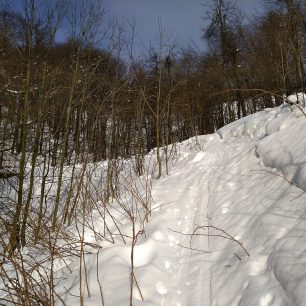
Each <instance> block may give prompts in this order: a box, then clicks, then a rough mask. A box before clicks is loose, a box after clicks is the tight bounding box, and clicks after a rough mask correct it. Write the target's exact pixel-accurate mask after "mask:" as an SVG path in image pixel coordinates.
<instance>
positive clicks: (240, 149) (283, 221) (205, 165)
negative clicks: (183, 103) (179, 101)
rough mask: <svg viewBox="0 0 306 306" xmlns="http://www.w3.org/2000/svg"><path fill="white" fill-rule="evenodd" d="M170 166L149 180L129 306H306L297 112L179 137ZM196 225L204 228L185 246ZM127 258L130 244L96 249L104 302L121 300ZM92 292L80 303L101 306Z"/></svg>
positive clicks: (119, 305) (304, 143) (304, 154)
mask: <svg viewBox="0 0 306 306" xmlns="http://www.w3.org/2000/svg"><path fill="white" fill-rule="evenodd" d="M170 168H171V171H170V175H168V176H163V177H162V178H160V179H159V180H155V181H154V184H153V187H152V197H153V199H154V203H153V208H155V209H154V210H153V211H152V217H151V219H150V221H149V223H148V224H146V227H145V235H143V236H141V237H139V240H138V242H137V245H136V247H135V259H134V263H135V275H136V278H137V281H138V284H139V286H140V289H141V292H142V295H143V297H144V301H142V300H141V296H140V294H139V292H138V290H137V288H135V290H134V296H133V305H134V306H144V305H145V306H250V305H252V306H253V305H254V306H293V305H298V306H300V305H302V306H303V305H305V306H306V302H305V301H306V292H305V289H304V288H306V271H305V266H306V255H305V254H306V217H305V216H306V206H305V200H306V195H305V193H304V192H302V189H306V120H305V118H304V117H303V116H302V115H301V112H300V111H299V110H298V109H295V110H294V111H292V110H291V109H290V108H289V107H288V106H283V107H279V108H276V109H268V110H265V111H263V112H259V113H257V114H254V115H252V116H249V117H246V118H243V119H241V120H239V121H236V122H234V123H232V124H230V125H228V126H226V127H224V128H222V129H220V130H219V131H218V132H217V133H215V134H212V135H206V136H200V137H198V138H197V139H195V138H194V139H190V140H188V141H185V142H183V143H182V144H180V145H179V153H178V155H177V157H176V158H175V159H174V162H173V165H172V166H171V167H170ZM290 182H291V183H290ZM301 188H302V189H301ZM197 226H203V227H205V228H202V229H198V231H197V234H200V235H195V236H193V238H192V243H191V245H190V236H189V234H191V233H193V232H194V230H195V229H196V227H197ZM207 226H213V227H210V228H207ZM201 234H202V235H201ZM228 235H231V237H233V239H229V236H228ZM240 242H241V243H243V247H242V246H241V245H240V244H239V243H240ZM244 248H245V249H246V250H247V252H248V253H249V254H250V256H248V255H247V252H246V251H245V250H244ZM129 252H130V246H129V245H118V246H112V247H110V248H106V249H105V250H104V251H103V252H102V253H101V258H100V262H99V269H100V270H99V271H100V277H101V281H102V283H103V290H104V299H105V306H124V305H127V304H128V302H127V301H128V300H129V281H128V279H129V273H130V270H129V268H130V266H129V263H130V262H129ZM90 260H91V257H90V256H87V262H88V266H90V267H91V268H92V270H93V271H96V270H97V266H96V265H95V264H94V263H93V262H95V257H94V256H93V257H92V260H91V261H90ZM76 276H77V275H76ZM90 282H91V283H95V279H94V277H92V280H90ZM114 292H115V294H114ZM76 294H77V292H76ZM91 294H92V297H90V298H89V297H88V298H87V299H86V300H85V301H86V304H85V305H86V306H96V305H97V303H99V302H100V300H99V297H97V296H99V291H98V289H97V288H94V289H92V292H91ZM94 297H96V298H94ZM67 300H68V303H67V305H74V300H73V302H70V301H72V298H71V297H68V298H67ZM75 301H76V300H75ZM75 303H76V302H75Z"/></svg>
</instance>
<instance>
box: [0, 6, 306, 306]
mask: <svg viewBox="0 0 306 306" xmlns="http://www.w3.org/2000/svg"><path fill="white" fill-rule="evenodd" d="M20 3H21V7H22V10H20V9H18V10H17V9H16V10H14V9H12V8H11V7H3V8H2V10H1V12H0V143H1V145H0V181H1V187H0V188H1V200H0V201H1V203H0V205H1V206H0V209H1V211H2V212H5V213H4V214H2V215H1V220H0V226H1V228H2V229H1V231H2V232H6V233H7V234H8V235H6V236H5V237H4V236H3V237H2V238H1V245H2V247H0V248H2V249H1V252H2V253H3V258H13V257H12V256H13V255H14V254H15V253H16V252H17V250H20V247H21V246H25V245H27V244H28V243H30V244H31V245H32V241H34V242H35V243H36V244H37V243H39V241H40V239H41V237H42V236H45V235H46V233H47V232H48V231H51V232H52V231H53V232H54V231H56V229H57V228H59V225H61V226H62V225H64V226H65V225H68V224H71V222H72V219H73V216H74V213H75V212H76V211H77V210H78V209H79V207H78V202H77V197H78V195H79V193H80V192H81V191H80V189H81V188H80V187H79V186H80V185H79V184H78V181H77V182H76V183H75V180H74V179H75V177H78V178H80V177H82V175H84V172H82V171H79V172H78V171H77V169H79V168H78V165H79V164H82V165H87V164H92V163H96V162H100V161H107V167H106V168H105V177H106V182H107V184H106V190H105V192H104V193H103V199H104V200H105V201H106V200H107V199H109V198H110V197H112V196H114V195H115V194H116V180H117V177H116V176H117V175H118V167H120V165H119V164H118V162H117V161H118V160H123V159H130V158H132V159H133V161H134V165H135V173H137V175H138V176H141V175H143V174H144V167H143V158H144V156H145V154H147V153H148V152H150V151H151V150H152V149H154V148H155V151H156V172H155V173H156V178H159V177H160V176H161V175H162V174H164V173H163V171H168V170H167V166H166V167H165V170H164V168H163V165H164V164H167V161H168V157H169V156H170V154H171V149H170V148H171V147H170V146H168V147H167V145H170V144H175V143H177V142H180V141H182V140H185V139H188V138H190V137H192V136H197V135H200V134H207V133H213V132H214V131H216V129H218V128H220V127H222V126H224V125H226V124H228V123H230V122H232V121H234V120H237V119H239V118H241V117H243V116H246V115H248V114H252V113H254V112H257V111H259V110H262V109H264V108H267V107H274V106H277V105H280V104H281V103H283V102H285V101H286V96H287V95H289V94H292V93H295V92H300V91H305V85H306V84H305V59H306V44H305V38H306V6H305V1H298V0H275V1H267V2H266V6H265V8H264V10H263V13H262V14H261V15H260V16H256V17H252V18H249V20H245V19H243V18H242V15H241V14H240V13H239V10H238V8H237V7H235V4H234V1H229V0H215V1H211V3H210V7H209V13H208V16H206V15H205V13H204V12H203V18H205V19H206V20H207V18H208V26H207V27H203V40H205V41H206V43H207V48H206V50H197V49H195V48H192V47H190V48H187V49H180V48H179V46H177V45H176V42H175V41H171V39H170V38H169V37H168V35H167V31H166V30H165V29H164V28H163V26H162V23H161V21H160V20H159V21H157V24H156V28H157V33H158V35H159V40H158V41H156V42H155V43H154V44H152V45H151V46H147V49H146V50H147V51H146V56H143V57H141V58H138V57H136V56H134V49H135V46H134V40H135V35H136V31H137V27H136V24H137V22H136V23H135V22H134V21H125V23H121V22H120V21H118V20H109V19H108V16H107V14H105V12H104V10H103V4H102V2H100V1H93V0H92V1H86V0H84V1H78V2H77V1H63V0H60V1H37V0H27V1H26V0H24V1H20ZM204 15H205V16H204ZM61 28H65V30H66V32H67V33H68V34H69V35H68V36H67V37H65V38H63V37H61V38H59V34H58V33H59V29H61ZM172 148H173V146H172ZM66 166H70V167H71V169H73V170H72V174H71V182H70V183H66V182H64V172H65V169H66ZM37 169H39V173H40V181H39V189H40V192H35V193H34V188H35V187H37V186H35V184H36V183H35V180H36V179H37V175H38V174H37V171H38V170H37ZM77 173H78V174H77ZM50 176H51V177H52V178H53V182H54V185H55V187H54V190H55V191H53V194H52V196H51V195H50V190H47V186H48V184H47V180H48V179H49V177H50ZM74 176H75V177H74ZM7 186H9V191H7V190H8V189H7V188H8V187H7ZM65 188H66V189H65ZM4 190H6V192H7V193H6V192H4ZM47 194H48V195H49V197H48V196H47ZM50 199H51V200H50ZM62 203H64V204H65V205H64V208H60V206H61V205H62ZM46 206H48V208H46ZM50 211H51V214H48V212H50ZM59 211H61V212H62V213H61V214H60V215H59ZM27 237H28V238H27ZM30 241H31V242H30ZM35 243H34V244H35ZM18 254H19V255H20V253H18ZM16 256H17V255H16ZM20 256H21V255H20ZM11 260H13V259H11ZM0 274H1V275H2V278H4V279H5V277H7V275H6V274H5V271H4V270H3V269H2V268H1V273H0ZM14 286H15V285H14ZM14 286H13V283H11V287H10V290H8V292H10V294H12V293H11V292H13V291H14V290H15V291H14V292H15V294H16V295H18V294H17V293H16V292H17V291H18V290H17V289H16V288H17V287H14ZM16 286H17V285H16ZM19 289H20V288H19ZM36 298H37V297H36ZM12 299H13V298H12ZM18 299H19V301H21V302H20V304H22V305H30V302H29V301H28V300H22V299H21V298H20V296H19V297H18ZM18 299H17V300H18ZM20 299H21V300H20ZM25 301H27V302H25ZM24 303H25V304H24ZM31 303H33V300H31ZM35 303H36V302H35ZM39 303H42V302H41V301H40V302H37V305H42V304H39ZM16 305H17V304H16ZM31 305H36V304H31ZM43 305H47V304H43Z"/></svg>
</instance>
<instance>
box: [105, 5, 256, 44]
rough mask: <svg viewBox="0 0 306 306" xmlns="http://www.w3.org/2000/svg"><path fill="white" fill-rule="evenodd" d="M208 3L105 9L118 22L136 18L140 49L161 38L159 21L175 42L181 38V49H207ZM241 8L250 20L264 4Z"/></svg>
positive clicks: (241, 6) (110, 6) (127, 6)
mask: <svg viewBox="0 0 306 306" xmlns="http://www.w3.org/2000/svg"><path fill="white" fill-rule="evenodd" d="M208 3H210V1H207V0H105V1H104V6H105V9H106V11H107V14H108V15H109V16H116V17H117V18H118V19H122V18H129V19H131V18H132V17H135V19H136V33H137V35H138V37H137V38H138V39H137V44H138V45H137V49H141V48H142V45H143V44H144V45H146V46H147V45H148V44H149V43H150V41H151V42H154V39H156V36H157V29H158V18H159V17H160V18H161V22H162V25H163V27H164V28H165V29H167V30H168V32H169V33H171V34H172V38H174V37H177V41H178V45H179V46H184V47H185V46H188V45H192V44H195V45H196V46H198V47H199V48H204V47H205V44H204V42H203V41H202V39H201V29H202V28H203V26H204V25H205V20H203V17H206V12H205V8H206V9H207V7H208V6H207V4H208ZM236 3H237V7H238V8H240V9H241V11H242V13H243V15H244V16H245V17H246V18H247V17H248V16H252V15H254V14H256V13H257V12H258V11H259V10H260V9H261V7H262V0H237V1H236Z"/></svg>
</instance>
